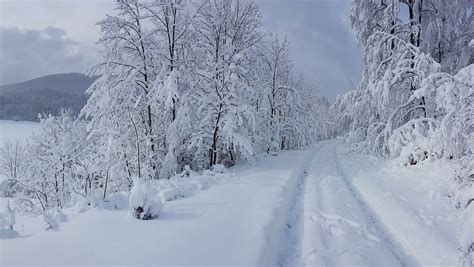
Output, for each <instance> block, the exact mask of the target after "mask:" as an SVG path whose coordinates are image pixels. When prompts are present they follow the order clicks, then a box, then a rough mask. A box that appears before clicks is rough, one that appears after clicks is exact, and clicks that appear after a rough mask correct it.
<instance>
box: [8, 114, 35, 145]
mask: <svg viewBox="0 0 474 267" xmlns="http://www.w3.org/2000/svg"><path fill="white" fill-rule="evenodd" d="M39 127H40V124H39V123H37V122H31V121H10V120H0V146H1V145H2V144H3V143H4V142H5V141H10V142H15V141H20V142H24V141H25V140H27V139H28V138H30V137H31V136H32V135H33V133H34V132H35V131H38V130H39Z"/></svg>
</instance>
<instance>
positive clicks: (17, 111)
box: [0, 73, 97, 121]
mask: <svg viewBox="0 0 474 267" xmlns="http://www.w3.org/2000/svg"><path fill="white" fill-rule="evenodd" d="M95 79H97V77H88V76H85V75H84V74H80V73H67V74H55V75H47V76H44V77H40V78H36V79H32V80H28V81H25V82H21V83H16V84H8V85H2V86H0V119H3V120H25V121H38V114H46V115H48V114H52V115H59V114H60V112H61V110H62V109H66V110H69V111H70V112H71V114H72V115H73V116H77V115H78V114H79V111H80V110H81V109H82V107H83V106H84V105H85V103H86V101H87V96H86V94H85V91H86V89H87V88H88V87H89V86H90V85H91V84H92V83H93V82H94V81H95Z"/></svg>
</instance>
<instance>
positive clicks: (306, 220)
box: [284, 141, 409, 266]
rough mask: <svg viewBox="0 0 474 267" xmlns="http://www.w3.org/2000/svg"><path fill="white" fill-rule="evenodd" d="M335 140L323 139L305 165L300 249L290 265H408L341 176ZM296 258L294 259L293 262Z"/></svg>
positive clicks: (373, 216)
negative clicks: (309, 162)
mask: <svg viewBox="0 0 474 267" xmlns="http://www.w3.org/2000/svg"><path fill="white" fill-rule="evenodd" d="M337 144H338V142H337V141H330V142H325V143H323V144H321V146H322V147H321V148H320V149H319V151H318V153H316V154H315V155H314V157H313V159H312V161H311V164H310V165H309V168H308V170H307V182H306V187H305V190H304V201H303V203H304V205H303V206H304V207H303V216H302V218H303V224H302V225H303V228H302V230H300V232H302V233H303V234H302V240H301V242H302V245H301V250H300V251H298V250H297V249H295V250H293V251H289V252H290V253H294V254H290V255H289V258H292V259H293V260H292V261H289V262H288V264H284V265H288V266H295V265H308V266H327V265H330V266H342V265H365V266H374V265H390V266H396V265H406V264H408V263H409V261H408V259H407V256H406V255H405V254H404V252H403V251H402V250H401V249H400V248H399V246H398V245H397V244H396V242H395V241H394V240H393V238H392V237H391V235H390V234H389V233H388V232H387V231H386V229H385V227H384V225H383V224H382V223H380V221H379V219H378V218H377V216H376V215H375V214H374V213H373V212H372V211H371V209H370V207H368V206H367V204H366V203H365V202H364V200H363V199H362V198H361V197H360V195H359V194H358V192H357V190H356V189H355V188H354V187H353V185H352V183H351V181H349V179H348V178H347V177H345V176H344V174H343V171H342V170H341V168H340V166H339V163H338V158H337V155H336V147H337ZM295 263H296V264H295Z"/></svg>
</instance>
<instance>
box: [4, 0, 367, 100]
mask: <svg viewBox="0 0 474 267" xmlns="http://www.w3.org/2000/svg"><path fill="white" fill-rule="evenodd" d="M113 2H114V1H113V0H0V84H7V83H14V82H20V81H23V80H27V79H31V78H36V77H39V76H42V75H46V74H53V73H64V72H84V71H85V70H86V69H87V68H88V67H90V66H91V65H92V64H93V63H94V62H95V61H96V60H97V57H98V55H97V50H98V47H97V46H96V45H95V41H96V40H97V39H98V28H97V27H96V26H95V22H97V21H98V20H100V19H101V18H103V17H104V16H105V14H107V13H110V12H111V10H112V9H113ZM260 2H261V6H262V9H263V14H264V21H265V24H266V26H265V27H266V28H268V29H269V30H271V31H273V32H276V33H278V34H279V35H287V36H288V38H289V40H290V41H291V53H292V59H293V67H294V69H295V71H296V73H300V74H303V75H305V76H306V77H308V78H309V79H311V80H312V81H314V82H316V83H317V85H318V88H319V91H320V93H321V94H322V95H323V96H326V97H328V98H329V99H330V100H333V99H334V98H335V96H336V95H337V94H339V93H342V92H345V91H347V90H348V89H349V88H350V85H349V84H350V82H349V81H350V80H352V81H353V82H354V83H358V81H359V79H360V73H361V69H362V53H361V50H360V49H359V48H358V47H357V45H356V40H355V35H354V34H353V32H352V31H351V29H350V26H349V20H348V14H349V9H350V2H351V1H350V0H260Z"/></svg>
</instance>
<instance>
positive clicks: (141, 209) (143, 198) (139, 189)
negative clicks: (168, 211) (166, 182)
mask: <svg viewBox="0 0 474 267" xmlns="http://www.w3.org/2000/svg"><path fill="white" fill-rule="evenodd" d="M129 201H130V202H129V204H130V208H131V209H132V211H131V212H132V215H133V216H134V217H136V218H137V219H141V220H150V219H154V218H156V217H158V216H159V214H160V212H161V210H162V208H163V204H162V202H161V199H160V198H159V191H158V189H157V188H156V187H155V186H154V185H153V184H152V183H151V182H150V181H143V180H142V179H139V178H136V179H134V181H133V187H132V191H131V193H130V200H129Z"/></svg>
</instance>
